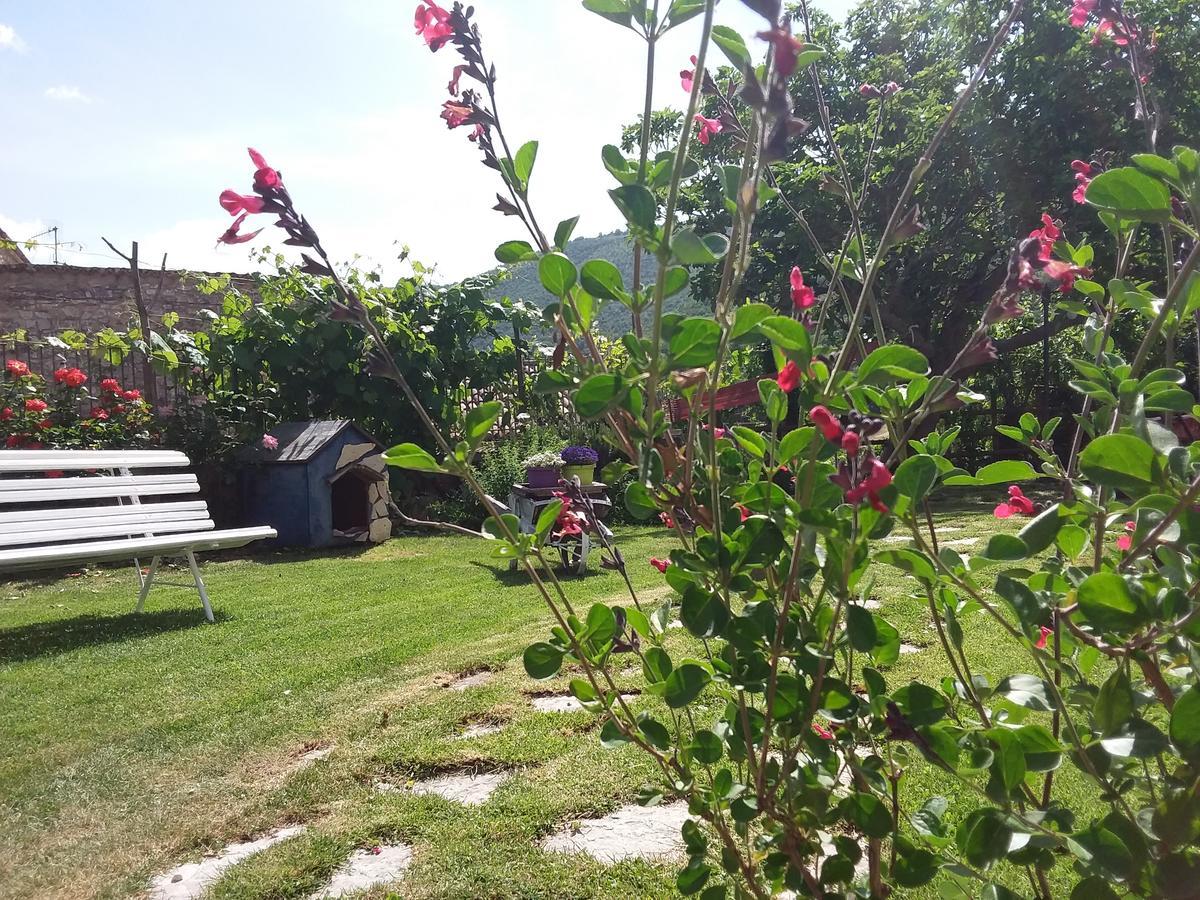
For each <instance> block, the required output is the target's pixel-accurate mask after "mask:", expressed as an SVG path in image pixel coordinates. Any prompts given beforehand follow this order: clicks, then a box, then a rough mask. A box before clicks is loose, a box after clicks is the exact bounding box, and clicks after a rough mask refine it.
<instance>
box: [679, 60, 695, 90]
mask: <svg viewBox="0 0 1200 900" xmlns="http://www.w3.org/2000/svg"><path fill="white" fill-rule="evenodd" d="M695 80H696V57H694V56H693V57H692V67H691V68H690V69H684V70H683V71H682V72H680V73H679V83H680V84H682V85H683V90H684V92H685V93H688V94H690V93H691V92H692V84H693V83H694V82H695Z"/></svg>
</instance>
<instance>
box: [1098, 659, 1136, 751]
mask: <svg viewBox="0 0 1200 900" xmlns="http://www.w3.org/2000/svg"><path fill="white" fill-rule="evenodd" d="M1133 711H1134V706H1133V685H1132V684H1130V682H1129V676H1128V675H1126V674H1125V672H1124V670H1123V669H1121V668H1117V669H1116V670H1114V671H1113V673H1112V674H1111V675H1109V676H1108V678H1107V679H1106V680H1105V682H1104V684H1102V685H1100V693H1099V694H1097V695H1096V703H1095V705H1094V706H1093V707H1092V715H1093V716H1095V718H1096V727H1097V728H1098V729H1100V734H1102V735H1110V734H1116V733H1117V732H1118V731H1120V730H1121V728H1122V727H1124V725H1125V723H1126V722H1128V721H1129V720H1130V719H1132V718H1133Z"/></svg>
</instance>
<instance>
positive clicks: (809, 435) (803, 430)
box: [779, 425, 817, 462]
mask: <svg viewBox="0 0 1200 900" xmlns="http://www.w3.org/2000/svg"><path fill="white" fill-rule="evenodd" d="M816 436H817V429H816V428H814V427H813V426H811V425H804V426H802V427H800V428H796V429H793V430H792V431H789V432H788V433H787V434H785V435H784V436H783V437H782V438H780V440H779V461H780V462H788V461H789V460H793V459H795V458H796V457H798V456H799V455H800V454H801V453H803V452H804V451H805V450H806V449H808V445H809V444H811V443H812V440H813V438H815V437H816Z"/></svg>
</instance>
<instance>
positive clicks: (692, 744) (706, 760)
mask: <svg viewBox="0 0 1200 900" xmlns="http://www.w3.org/2000/svg"><path fill="white" fill-rule="evenodd" d="M687 750H688V752H689V753H691V754H692V759H694V760H696V762H698V763H701V764H702V765H706V766H711V765H712V764H713V763H717V762H720V761H721V754H722V752H723V750H724V744H722V743H721V739H720V738H719V737H717V735H716V734H715V733H714V732H712V731H709V730H708V729H707V728H701V729H700V730H698V731H697V732H696V734H695V735H694V736H693V737H692V739H691V740H690V741H689V742H688V744H687Z"/></svg>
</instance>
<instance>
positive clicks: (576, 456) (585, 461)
mask: <svg viewBox="0 0 1200 900" xmlns="http://www.w3.org/2000/svg"><path fill="white" fill-rule="evenodd" d="M562 461H563V469H562V476H563V478H565V479H567V480H568V481H570V480H571V478H573V477H578V478H579V483H580V484H591V483H592V482H593V481H595V480H596V463H598V462H600V454H599V453H597V452H596V451H595V450H593V449H592V448H591V447H567V448H566V449H564V450H563V452H562Z"/></svg>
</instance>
